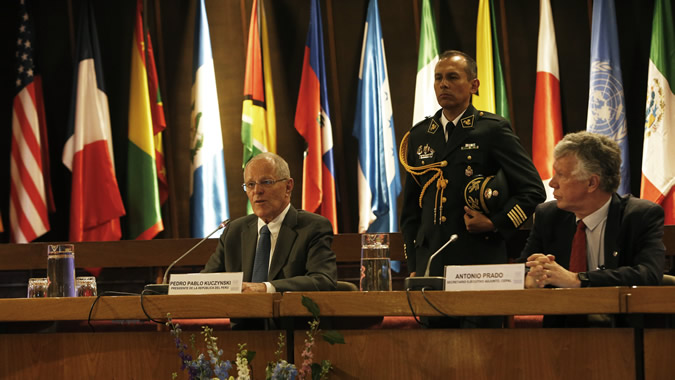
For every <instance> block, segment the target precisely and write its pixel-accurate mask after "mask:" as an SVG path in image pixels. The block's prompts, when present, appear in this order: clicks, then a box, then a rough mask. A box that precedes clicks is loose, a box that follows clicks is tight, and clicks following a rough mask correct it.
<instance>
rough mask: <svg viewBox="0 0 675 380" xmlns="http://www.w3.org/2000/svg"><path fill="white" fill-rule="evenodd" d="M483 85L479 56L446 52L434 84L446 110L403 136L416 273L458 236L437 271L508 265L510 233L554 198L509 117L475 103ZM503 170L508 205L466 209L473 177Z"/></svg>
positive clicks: (406, 228)
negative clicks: (467, 188) (484, 210)
mask: <svg viewBox="0 0 675 380" xmlns="http://www.w3.org/2000/svg"><path fill="white" fill-rule="evenodd" d="M479 84H480V83H479V81H478V79H477V78H476V62H475V61H474V60H473V59H472V58H471V57H469V56H468V55H467V54H465V53H463V52H460V51H453V50H450V51H446V52H444V53H443V54H441V56H440V57H439V61H438V63H437V64H436V69H435V81H434V90H435V92H436V98H437V100H438V103H439V104H440V106H441V107H442V109H441V110H439V111H438V112H437V113H436V114H435V115H434V116H433V117H429V118H427V119H425V120H423V121H421V122H419V123H418V124H417V125H415V126H414V127H413V128H412V129H411V130H410V132H408V134H407V135H406V136H405V137H404V138H403V140H402V142H401V152H400V157H401V162H402V164H403V166H404V167H405V169H406V171H408V176H407V178H406V182H405V189H404V193H403V197H404V199H403V210H402V214H401V230H402V232H403V238H404V243H405V250H406V255H407V261H408V269H409V271H410V272H411V276H415V275H416V274H417V275H418V276H422V275H424V272H425V269H426V267H427V263H428V260H429V257H430V256H431V255H432V254H433V253H434V252H435V251H436V250H438V249H439V248H440V247H441V246H442V245H443V244H444V243H445V242H446V241H448V239H449V238H450V236H451V235H453V234H457V235H458V236H459V238H458V239H457V241H455V242H454V243H453V244H450V245H448V246H447V247H446V248H445V249H444V251H443V252H441V253H440V254H439V255H438V256H436V257H435V258H434V260H433V261H432V263H431V265H430V273H429V274H430V275H431V276H442V275H444V273H443V268H444V266H445V265H468V264H473V265H475V264H503V263H506V262H507V252H506V244H505V239H507V238H509V237H510V236H511V235H512V234H513V233H514V232H515V231H516V230H517V229H518V228H519V227H520V226H521V225H522V224H523V223H524V222H525V221H526V220H527V219H528V218H529V216H530V215H531V214H532V212H533V211H534V208H535V206H536V205H538V204H539V203H541V202H543V201H544V200H545V199H546V194H545V191H544V187H543V185H542V181H541V178H540V177H539V174H538V173H537V170H536V169H535V167H534V164H533V163H532V160H531V159H530V157H529V155H528V154H527V153H526V152H525V150H524V149H523V147H522V145H521V144H520V140H519V139H518V137H517V136H516V135H515V134H514V133H513V131H512V130H511V126H510V124H509V122H508V121H507V120H505V119H504V118H502V117H500V116H498V115H494V114H491V113H488V112H483V111H478V110H476V109H475V108H474V107H473V105H471V95H472V94H475V93H477V91H478V86H479ZM500 170H501V173H500V175H501V174H503V176H504V177H505V178H506V182H507V183H508V198H506V199H505V200H504V202H503V208H502V209H500V210H489V214H486V213H482V212H480V211H475V210H473V209H471V208H469V207H466V204H465V198H464V189H465V186H466V185H467V183H468V182H469V181H470V180H471V179H472V178H475V177H476V176H477V175H482V176H486V177H487V176H491V175H495V174H497V172H498V171H500Z"/></svg>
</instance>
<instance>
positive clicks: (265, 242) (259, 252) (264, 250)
mask: <svg viewBox="0 0 675 380" xmlns="http://www.w3.org/2000/svg"><path fill="white" fill-rule="evenodd" d="M271 246H272V242H271V240H270V229H269V228H267V225H264V226H262V228H261V229H260V238H259V239H258V248H256V250H255V261H254V262H253V276H252V277H251V282H265V281H267V273H268V272H269V263H270V248H271Z"/></svg>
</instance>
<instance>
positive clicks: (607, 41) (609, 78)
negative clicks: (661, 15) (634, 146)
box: [586, 0, 630, 195]
mask: <svg viewBox="0 0 675 380" xmlns="http://www.w3.org/2000/svg"><path fill="white" fill-rule="evenodd" d="M588 87H589V94H588V119H587V122H586V130H587V131H589V132H593V133H599V134H603V135H606V136H609V137H610V138H612V139H613V140H615V141H616V142H617V143H618V144H619V147H620V148H621V185H620V186H619V190H618V192H619V194H622V195H623V194H628V193H630V171H629V168H630V162H629V160H628V130H627V128H626V107H625V101H624V96H623V81H622V79H621V66H620V62H619V40H618V34H617V31H616V16H615V13H614V0H595V1H594V2H593V26H592V27H591V76H590V83H589V86H588Z"/></svg>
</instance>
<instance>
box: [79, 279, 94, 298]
mask: <svg viewBox="0 0 675 380" xmlns="http://www.w3.org/2000/svg"><path fill="white" fill-rule="evenodd" d="M75 289H76V291H75V292H76V293H77V296H78V297H92V296H94V297H95V296H96V277H94V276H86V277H77V278H76V279H75Z"/></svg>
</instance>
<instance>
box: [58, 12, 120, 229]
mask: <svg viewBox="0 0 675 380" xmlns="http://www.w3.org/2000/svg"><path fill="white" fill-rule="evenodd" d="M77 57H78V58H77V62H78V64H77V67H76V69H75V75H74V82H73V96H72V101H71V109H70V111H71V112H70V121H69V123H68V132H67V140H66V145H65V147H64V148H63V156H62V160H63V164H64V165H65V166H66V167H67V168H68V169H69V170H70V171H71V172H72V173H73V178H72V193H71V197H70V240H71V241H92V240H119V239H120V237H121V236H122V232H121V230H120V219H119V218H120V217H121V216H123V215H124V214H125V210H124V205H123V204H122V197H121V196H120V191H119V187H118V185H117V178H116V177H115V161H114V159H113V147H112V135H111V132H110V113H109V112H110V111H109V109H108V97H107V95H106V92H105V88H104V84H103V70H102V68H101V66H100V64H101V55H100V51H99V47H98V40H97V32H96V22H95V19H94V13H93V9H92V8H91V3H90V2H89V1H83V2H82V8H81V12H80V20H79V28H78V39H77Z"/></svg>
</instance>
